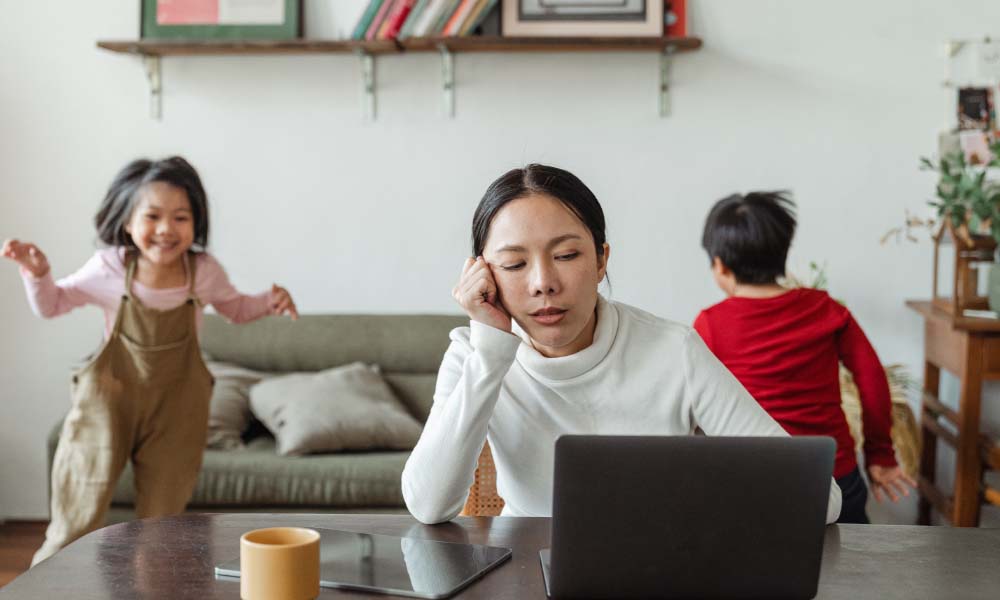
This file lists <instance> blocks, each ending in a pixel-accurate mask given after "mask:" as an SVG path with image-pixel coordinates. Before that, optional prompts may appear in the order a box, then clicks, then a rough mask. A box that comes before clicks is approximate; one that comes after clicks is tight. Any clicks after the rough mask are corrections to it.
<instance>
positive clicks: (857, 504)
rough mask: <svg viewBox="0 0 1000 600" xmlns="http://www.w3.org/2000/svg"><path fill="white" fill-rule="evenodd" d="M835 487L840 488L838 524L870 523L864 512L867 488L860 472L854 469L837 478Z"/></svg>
mask: <svg viewBox="0 0 1000 600" xmlns="http://www.w3.org/2000/svg"><path fill="white" fill-rule="evenodd" d="M837 485H839V486H840V494H841V497H842V502H841V505H840V518H839V519H837V522H838V523H863V524H865V525H867V524H869V523H871V521H869V520H868V513H866V512H865V504H866V503H867V502H868V486H867V485H865V479H864V477H862V476H861V471H860V470H859V469H858V468H857V467H855V468H854V470H853V471H851V472H850V473H848V474H847V475H844V476H843V477H838V478H837Z"/></svg>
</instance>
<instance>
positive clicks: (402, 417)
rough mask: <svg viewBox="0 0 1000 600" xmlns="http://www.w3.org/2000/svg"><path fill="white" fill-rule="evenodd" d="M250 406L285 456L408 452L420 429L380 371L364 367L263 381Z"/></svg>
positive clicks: (357, 365)
mask: <svg viewBox="0 0 1000 600" xmlns="http://www.w3.org/2000/svg"><path fill="white" fill-rule="evenodd" d="M250 407H251V409H252V410H253V412H254V414H255V415H256V416H257V418H258V419H260V421H261V422H262V423H263V424H264V426H265V427H267V428H268V429H269V430H270V431H271V433H273V434H274V437H275V440H276V441H277V451H278V454H281V455H301V454H309V453H314V452H334V451H338V450H375V449H390V450H410V449H412V448H413V446H415V445H416V443H417V440H418V439H419V438H420V431H421V428H422V426H421V425H420V422H419V421H417V420H416V419H415V418H413V416H411V415H410V413H409V412H408V411H407V410H406V408H405V407H404V406H403V404H402V403H401V402H400V401H399V400H398V399H397V398H396V396H395V395H394V394H393V392H392V389H391V388H390V387H389V385H388V384H387V383H386V382H385V380H383V379H382V375H381V373H380V371H379V369H378V367H375V366H369V365H366V364H364V363H360V362H356V363H352V364H349V365H345V366H342V367H336V368H333V369H329V370H326V371H320V372H318V373H295V374H292V375H285V376H281V377H274V378H271V379H268V380H266V381H263V382H261V383H259V384H257V385H255V386H253V387H252V388H250Z"/></svg>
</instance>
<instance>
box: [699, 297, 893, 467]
mask: <svg viewBox="0 0 1000 600" xmlns="http://www.w3.org/2000/svg"><path fill="white" fill-rule="evenodd" d="M694 328H695V329H696V330H697V331H698V333H699V334H700V335H701V337H702V339H703V340H705V343H706V344H707V345H708V347H709V348H710V349H711V350H712V352H713V353H715V356H716V357H717V358H718V359H719V360H720V361H722V364H724V365H725V366H726V367H728V368H729V370H730V371H732V373H733V375H735V376H736V378H737V379H739V381H740V383H742V384H743V386H744V387H745V388H746V389H747V391H749V392H750V394H751V395H752V396H753V397H754V398H756V399H757V402H759V403H760V405H761V406H762V407H764V409H765V410H766V411H767V412H768V413H769V414H770V415H771V416H772V417H773V418H774V420H775V421H777V422H778V424H780V425H781V426H782V427H784V428H785V431H787V432H788V433H789V434H791V435H828V436H831V437H833V438H834V439H835V440H836V442H837V458H836V464H835V467H834V477H843V476H844V475H847V474H849V473H850V472H851V471H852V470H854V468H855V467H856V466H857V459H856V458H855V455H854V440H853V439H852V438H851V431H850V429H849V428H848V426H847V419H846V417H844V412H843V410H842V409H841V407H840V377H839V367H838V362H843V363H844V365H845V366H846V367H847V368H848V369H849V370H850V371H851V373H852V374H853V375H854V381H855V382H856V383H857V386H858V391H859V393H860V396H861V415H862V430H863V432H864V438H865V441H864V454H865V462H866V463H867V464H868V465H883V466H895V465H896V457H895V452H894V451H893V448H892V438H891V437H890V436H889V432H890V428H891V426H892V417H891V403H890V398H889V384H888V381H887V380H886V378H885V371H884V370H883V368H882V364H881V362H879V359H878V356H877V355H876V354H875V349H874V348H872V345H871V344H870V343H869V342H868V338H866V337H865V334H864V332H863V331H861V327H859V326H858V324H857V322H856V321H855V320H854V317H852V316H851V313H850V312H849V311H848V310H847V309H846V308H844V307H843V306H841V305H840V304H838V303H837V302H835V301H834V300H833V299H831V298H830V296H829V295H827V293H826V292H823V291H819V290H812V289H804V288H803V289H796V290H791V291H789V292H786V293H784V294H781V295H780V296H776V297H774V298H741V297H733V298H729V299H727V300H724V301H722V302H720V303H718V304H716V305H714V306H711V307H709V308H707V309H705V310H703V311H702V312H701V314H699V315H698V318H697V319H695V322H694Z"/></svg>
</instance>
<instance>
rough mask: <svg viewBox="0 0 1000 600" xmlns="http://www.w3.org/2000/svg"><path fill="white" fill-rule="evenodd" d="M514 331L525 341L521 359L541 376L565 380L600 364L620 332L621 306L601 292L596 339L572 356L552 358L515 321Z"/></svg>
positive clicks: (518, 354) (534, 375)
mask: <svg viewBox="0 0 1000 600" xmlns="http://www.w3.org/2000/svg"><path fill="white" fill-rule="evenodd" d="M513 331H514V334H515V335H518V336H519V337H520V338H521V339H522V340H524V343H523V344H521V345H520V346H519V347H518V349H517V362H518V364H520V365H521V366H522V367H523V368H524V369H525V370H526V371H528V373H530V374H531V375H532V376H533V377H535V378H536V379H540V380H550V381H565V380H567V379H573V378H574V377H579V376H580V375H583V374H584V373H587V372H588V371H590V370H591V369H593V368H594V367H596V366H597V365H598V364H600V362H601V361H602V360H604V357H605V356H607V355H608V352H610V351H611V345H612V344H614V341H615V337H616V335H617V334H618V309H617V308H616V307H615V305H614V304H613V303H611V302H608V301H607V300H605V299H604V297H603V296H601V295H600V294H598V296H597V327H595V328H594V341H593V342H591V344H590V345H589V346H587V347H586V348H584V349H583V350H581V351H579V352H577V353H576V354H570V355H569V356H560V357H556V358H548V357H546V356H543V355H542V354H541V353H539V352H538V351H537V350H535V349H534V348H533V347H532V346H531V340H530V338H529V337H528V334H527V333H526V332H525V331H524V330H523V329H521V327H520V326H518V324H517V323H516V322H515V323H513Z"/></svg>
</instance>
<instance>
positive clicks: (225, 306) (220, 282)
mask: <svg viewBox="0 0 1000 600" xmlns="http://www.w3.org/2000/svg"><path fill="white" fill-rule="evenodd" d="M197 277H198V285H197V292H198V296H199V298H200V299H201V301H202V303H203V304H211V305H212V306H213V307H215V310H216V311H218V313H219V314H220V315H222V316H224V317H226V318H227V319H229V320H230V321H232V322H233V323H248V322H250V321H255V320H257V319H259V318H261V317H265V316H267V315H268V314H269V313H270V312H271V310H270V306H269V303H268V302H269V297H270V296H269V292H267V291H264V292H261V293H259V294H253V295H251V294H242V293H240V292H239V290H237V289H236V288H235V287H234V286H233V284H232V283H230V281H229V276H228V275H226V271H225V269H223V268H222V265H221V264H219V261H217V260H215V258H214V257H212V256H210V255H207V254H206V255H205V256H204V258H203V259H202V260H201V261H200V263H199V264H198V274H197Z"/></svg>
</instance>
